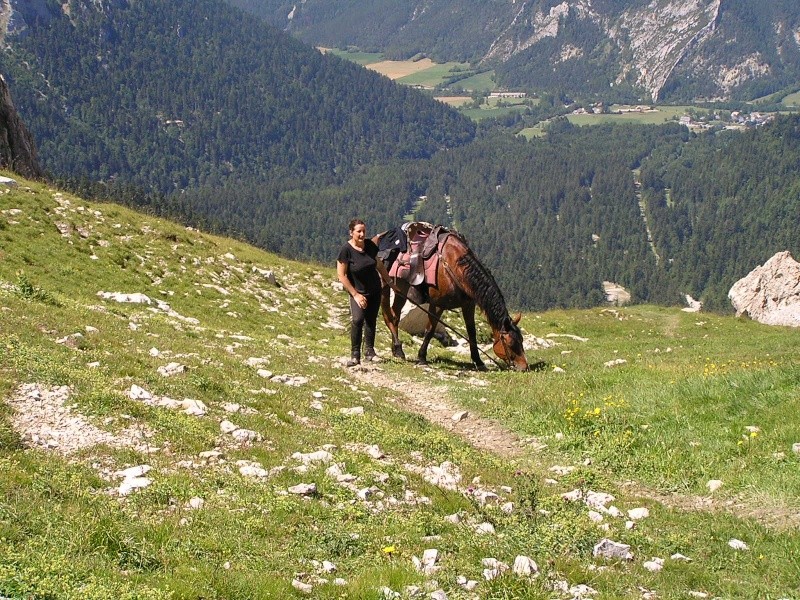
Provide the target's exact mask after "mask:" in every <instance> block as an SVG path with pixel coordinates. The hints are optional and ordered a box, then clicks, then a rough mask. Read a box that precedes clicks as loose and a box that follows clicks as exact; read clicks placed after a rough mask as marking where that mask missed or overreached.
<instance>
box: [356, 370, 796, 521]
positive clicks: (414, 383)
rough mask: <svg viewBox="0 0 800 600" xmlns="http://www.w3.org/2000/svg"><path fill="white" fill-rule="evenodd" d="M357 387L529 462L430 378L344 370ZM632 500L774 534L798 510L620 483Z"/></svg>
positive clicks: (516, 444) (492, 424)
mask: <svg viewBox="0 0 800 600" xmlns="http://www.w3.org/2000/svg"><path fill="white" fill-rule="evenodd" d="M349 375H350V376H351V377H354V378H355V379H357V380H358V381H360V382H361V383H364V384H367V385H372V386H375V387H379V388H383V389H388V390H392V391H393V392H396V393H397V394H398V397H397V404H398V405H399V406H400V407H401V408H402V409H404V410H407V411H409V412H412V413H415V414H418V415H420V416H422V417H424V418H425V419H427V420H428V421H430V422H431V423H434V424H436V425H439V426H441V427H443V428H444V429H447V430H448V431H452V432H453V433H455V434H457V435H459V436H461V437H462V438H463V439H464V440H466V442H467V443H468V444H470V445H472V446H473V447H475V448H478V449H480V450H486V451H488V452H492V453H493V454H496V455H498V456H500V457H503V458H507V459H509V460H519V459H525V458H528V459H530V458H531V457H532V455H533V453H532V451H530V450H526V449H525V444H524V443H523V442H522V441H521V440H520V438H519V437H518V436H516V435H515V434H514V433H512V432H511V431H508V430H507V429H505V428H504V427H503V426H502V425H500V424H499V423H497V422H496V421H492V420H490V419H486V418H484V417H480V416H478V415H474V414H472V413H470V414H469V416H468V417H467V418H466V419H464V420H461V421H454V420H453V418H452V417H453V415H454V414H456V413H458V412H461V411H463V410H464V408H463V407H460V406H458V404H456V403H455V402H453V401H452V400H451V399H450V397H449V393H448V390H447V387H446V385H444V384H440V385H436V384H435V383H432V382H431V381H430V380H429V379H430V378H422V377H420V379H418V380H417V379H406V378H403V377H399V376H397V375H390V374H388V373H386V372H385V371H384V370H383V369H381V368H380V367H373V366H365V367H361V368H356V369H353V370H351V371H350V372H349ZM621 487H622V488H623V489H625V490H626V492H627V493H628V494H630V495H632V496H638V497H640V498H642V499H648V500H653V501H656V502H658V503H660V504H662V505H664V506H665V507H667V508H671V509H675V510H679V511H684V512H694V511H705V512H725V513H728V514H731V515H734V516H736V517H738V518H742V519H753V520H755V521H757V522H758V523H760V524H761V525H763V526H764V527H767V528H769V529H772V530H775V531H790V530H795V529H800V510H798V509H797V508H793V507H787V506H767V505H764V504H763V503H762V502H760V501H758V500H756V499H748V498H744V497H734V498H730V497H728V498H714V497H712V496H694V495H687V494H664V493H660V492H657V491H655V490H651V489H648V488H646V487H643V486H641V485H639V484H636V483H631V482H628V483H624V484H622V485H621Z"/></svg>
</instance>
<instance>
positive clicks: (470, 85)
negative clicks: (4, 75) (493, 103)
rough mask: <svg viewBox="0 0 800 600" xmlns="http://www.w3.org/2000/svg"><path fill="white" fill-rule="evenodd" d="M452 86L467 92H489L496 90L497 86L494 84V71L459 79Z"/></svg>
mask: <svg viewBox="0 0 800 600" xmlns="http://www.w3.org/2000/svg"><path fill="white" fill-rule="evenodd" d="M454 85H455V86H457V87H460V88H462V89H464V90H466V91H468V92H491V91H493V90H495V89H497V84H495V82H494V71H484V72H483V73H478V74H477V75H473V76H472V77H467V78H466V79H461V80H459V81H457V82H456V83H455V84H454Z"/></svg>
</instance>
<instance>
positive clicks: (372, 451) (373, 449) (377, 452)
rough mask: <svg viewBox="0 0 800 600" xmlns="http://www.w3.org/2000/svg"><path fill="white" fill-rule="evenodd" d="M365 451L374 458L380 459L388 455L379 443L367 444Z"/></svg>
mask: <svg viewBox="0 0 800 600" xmlns="http://www.w3.org/2000/svg"><path fill="white" fill-rule="evenodd" d="M364 452H366V453H367V455H368V456H369V457H371V458H374V459H375V460H380V459H382V458H385V457H386V455H385V454H384V453H383V451H382V450H381V449H380V448H379V447H378V446H377V445H372V446H367V447H366V448H364Z"/></svg>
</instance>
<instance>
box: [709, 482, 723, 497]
mask: <svg viewBox="0 0 800 600" xmlns="http://www.w3.org/2000/svg"><path fill="white" fill-rule="evenodd" d="M706 487H707V488H708V491H709V492H711V493H712V494H713V493H714V492H716V491H717V490H718V489H719V488H721V487H722V480H721V479H711V480H710V481H709V482H708V483H707V484H706Z"/></svg>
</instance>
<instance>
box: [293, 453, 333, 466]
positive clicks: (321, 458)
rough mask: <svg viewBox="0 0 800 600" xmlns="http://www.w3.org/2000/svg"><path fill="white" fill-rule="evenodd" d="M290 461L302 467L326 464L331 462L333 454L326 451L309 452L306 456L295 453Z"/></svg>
mask: <svg viewBox="0 0 800 600" xmlns="http://www.w3.org/2000/svg"><path fill="white" fill-rule="evenodd" d="M292 459H294V460H297V461H300V462H301V463H303V464H304V465H313V464H315V463H322V464H328V463H329V462H331V461H332V460H333V454H331V453H330V452H328V451H327V450H317V451H316V452H309V453H308V454H303V453H302V452H295V453H294V454H292Z"/></svg>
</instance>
